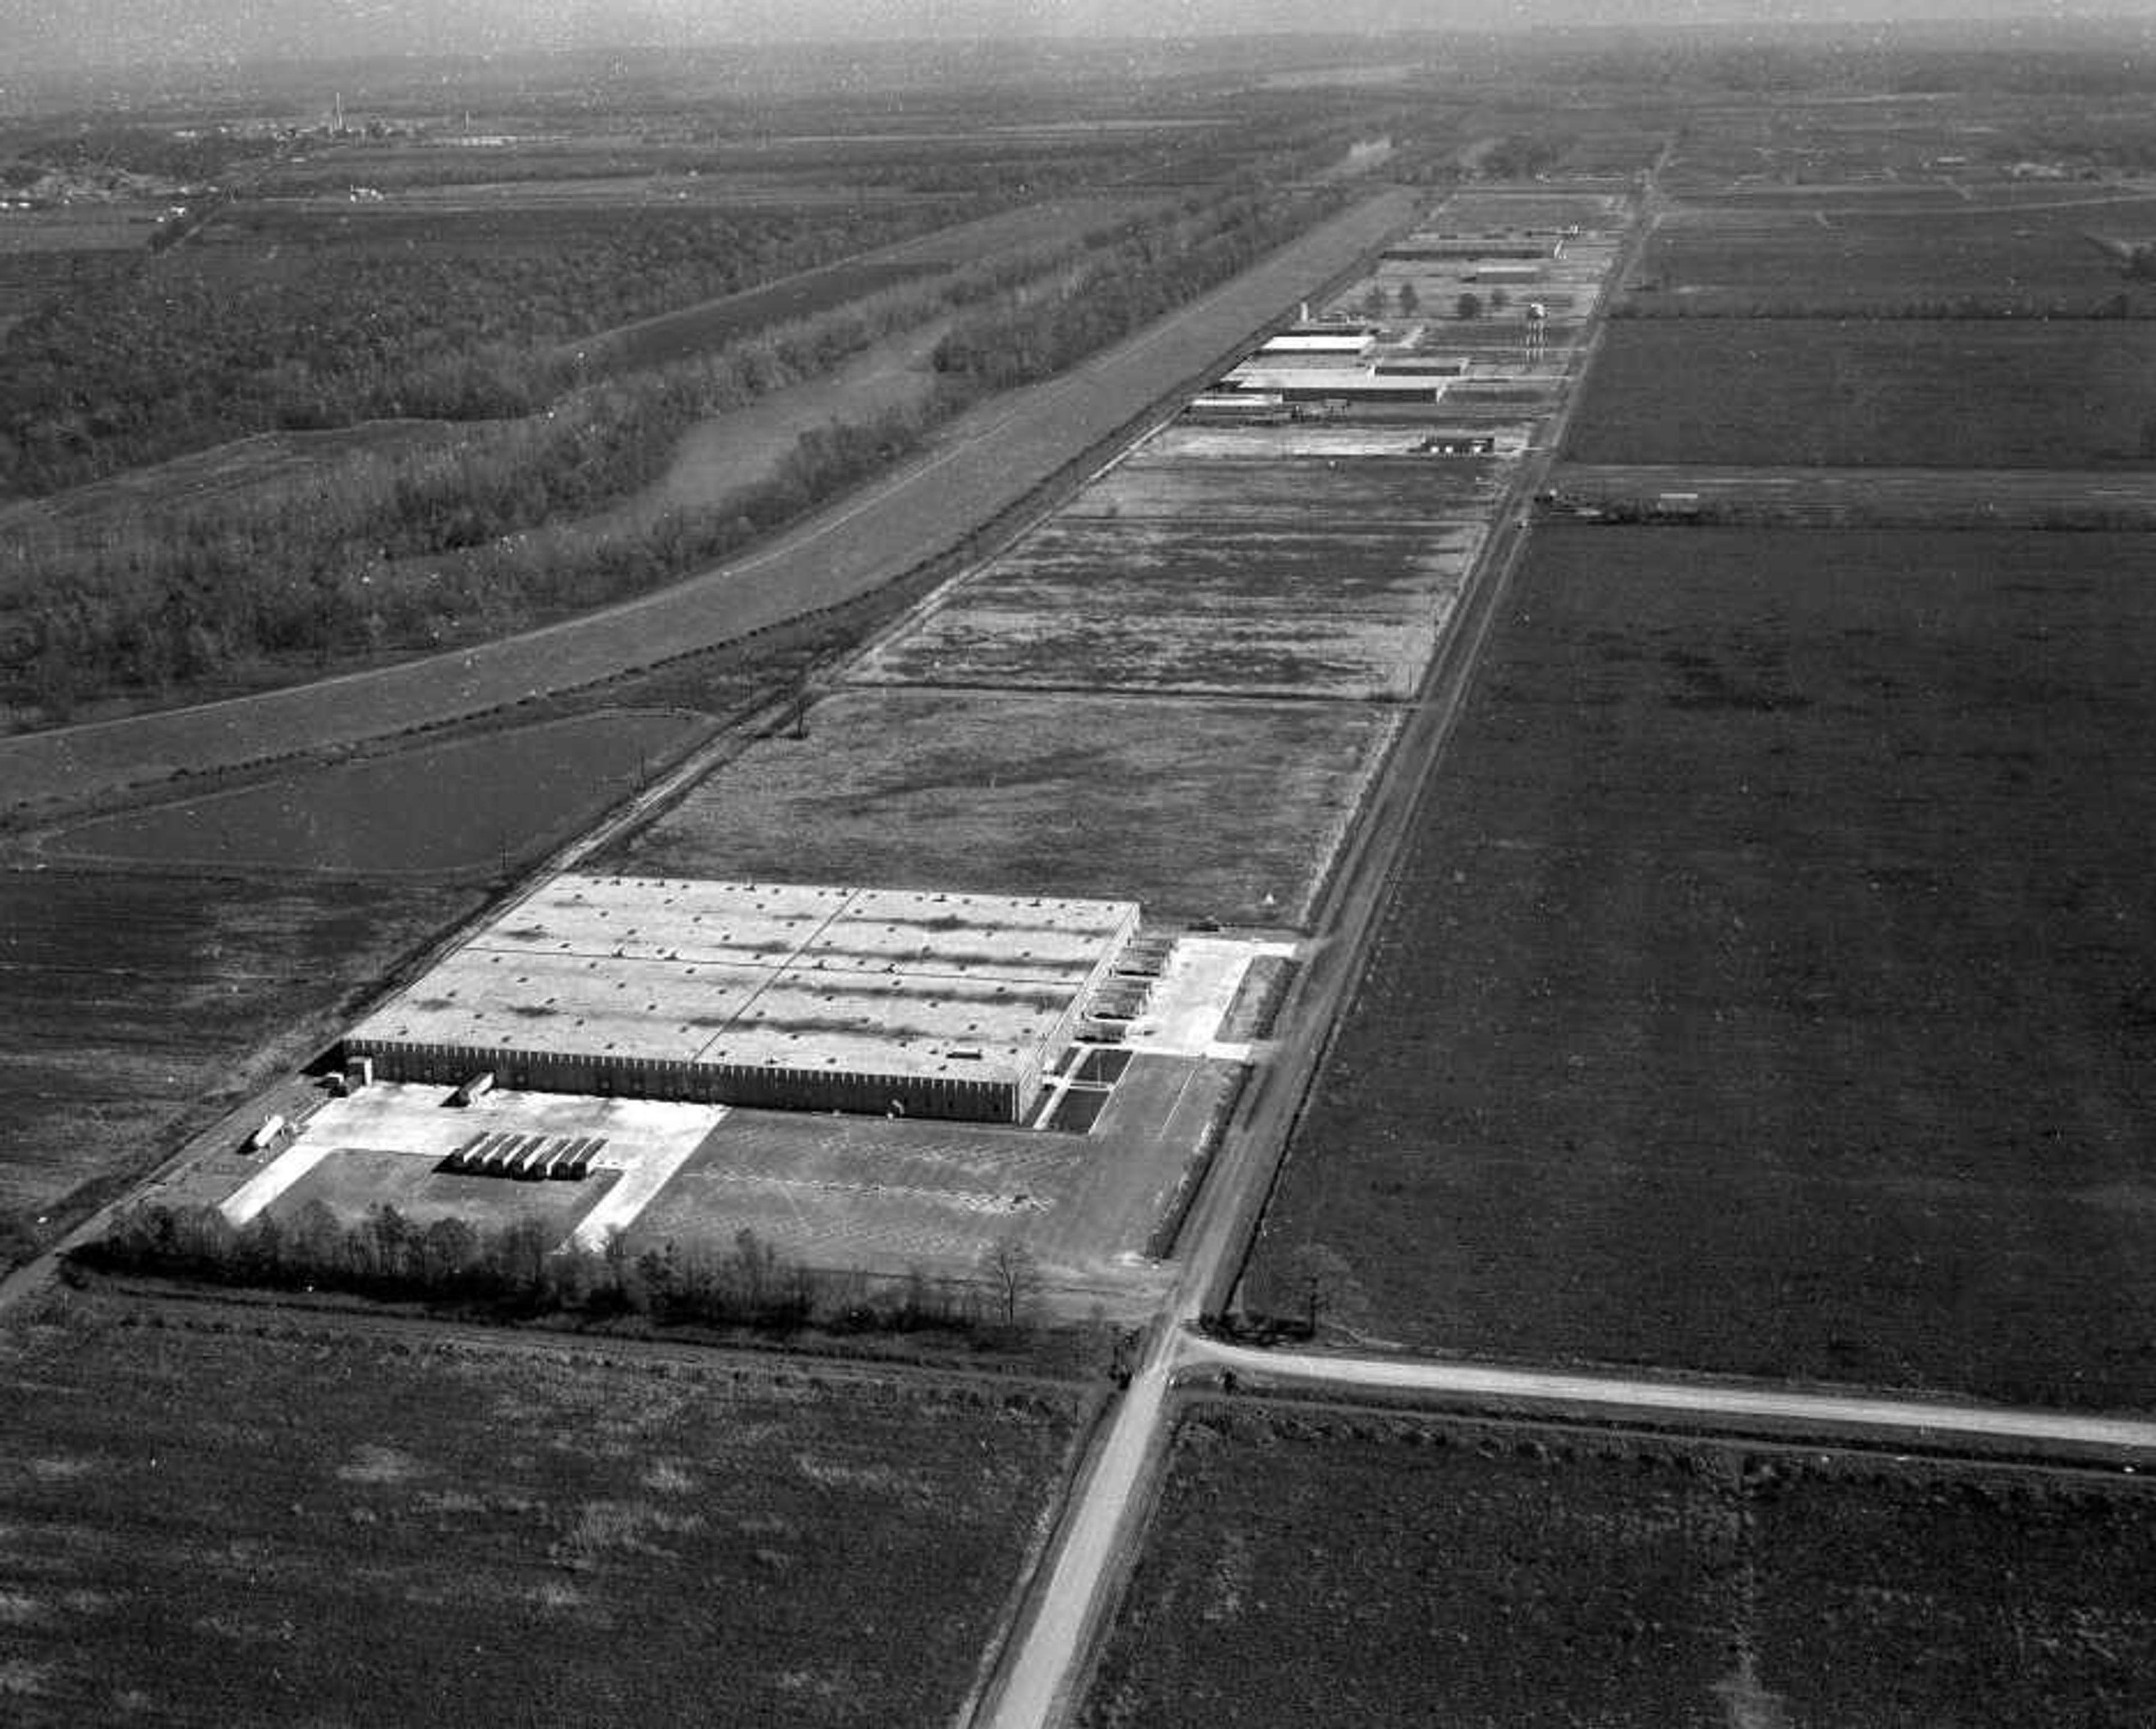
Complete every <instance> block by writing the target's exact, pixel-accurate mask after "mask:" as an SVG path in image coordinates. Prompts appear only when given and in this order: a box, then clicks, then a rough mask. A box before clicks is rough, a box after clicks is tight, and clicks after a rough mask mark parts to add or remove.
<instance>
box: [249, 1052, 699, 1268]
mask: <svg viewBox="0 0 2156 1729" xmlns="http://www.w3.org/2000/svg"><path fill="white" fill-rule="evenodd" d="M448 1097H449V1088H447V1087H440V1086H415V1085H399V1084H398V1083H396V1082H393V1081H389V1082H382V1083H380V1084H377V1085H373V1086H370V1087H367V1088H364V1089H362V1090H361V1091H359V1092H357V1093H355V1094H353V1095H352V1096H351V1097H349V1098H344V1099H332V1100H331V1101H329V1102H328V1103H327V1104H326V1105H324V1106H322V1108H321V1110H320V1111H316V1113H315V1115H314V1116H313V1117H312V1118H311V1120H310V1121H309V1122H308V1124H307V1126H306V1128H305V1131H304V1132H303V1133H302V1134H301V1135H300V1136H299V1138H298V1139H296V1140H295V1142H293V1143H292V1145H291V1146H290V1147H288V1148H287V1149H286V1150H285V1153H284V1154H283V1156H282V1157H280V1158H278V1159H276V1160H275V1162H272V1163H271V1164H269V1165H268V1166H265V1167H264V1168H263V1169H261V1170H260V1171H258V1172H255V1173H254V1175H253V1176H252V1177H249V1179H248V1180H247V1181H246V1182H245V1183H243V1184H241V1185H240V1187H239V1188H237V1189H235V1190H234V1192H233V1193H231V1194H230V1195H229V1196H228V1197H227V1198H226V1199H225V1200H224V1201H223V1203H221V1210H222V1211H223V1213H224V1216H225V1217H226V1218H227V1219H230V1220H231V1221H232V1222H233V1223H234V1224H246V1223H247V1221H248V1220H249V1219H252V1218H254V1216H255V1215H256V1214H257V1213H260V1212H261V1211H263V1210H264V1208H267V1207H269V1205H270V1204H271V1203H274V1202H275V1200H276V1199H277V1198H279V1197H280V1196H281V1195H283V1194H284V1193H286V1192H287V1191H288V1190H290V1188H292V1187H293V1186H294V1185H295V1184H296V1183H299V1182H300V1180H301V1179H302V1178H304V1177H305V1176H306V1175H307V1174H308V1173H309V1172H311V1171H312V1170H313V1169H314V1168H315V1167H316V1166H317V1165H319V1164H321V1162H322V1161H323V1160H325V1159H326V1158H327V1157H330V1156H331V1154H333V1153H336V1152H340V1151H342V1150H345V1149H347V1148H355V1147H364V1148H366V1149H367V1150H368V1151H369V1152H372V1153H384V1152H386V1153H391V1154H403V1155H407V1156H408V1157H411V1158H413V1160H415V1161H422V1162H425V1163H426V1164H428V1165H430V1166H431V1165H434V1164H439V1162H441V1161H442V1160H444V1159H445V1158H447V1157H449V1155H450V1154H451V1153H452V1152H455V1151H456V1149H457V1148H458V1147H462V1146H463V1145H465V1143H466V1142H469V1141H470V1140H471V1139H472V1138H473V1137H474V1136H476V1135H482V1134H517V1135H541V1136H562V1137H565V1138H572V1139H573V1138H579V1137H582V1138H595V1139H599V1140H603V1142H605V1145H604V1146H603V1147H600V1148H599V1150H598V1152H597V1153H596V1154H595V1155H594V1157H593V1160H592V1163H593V1167H595V1168H597V1169H600V1170H611V1171H616V1172H620V1173H621V1175H620V1177H619V1181H617V1182H616V1183H614V1184H613V1187H612V1188H610V1189H609V1190H608V1192H607V1193H606V1194H605V1195H604V1196H603V1198H601V1199H600V1201H599V1203H598V1205H597V1206H596V1207H594V1208H593V1209H592V1210H591V1212H590V1213H587V1214H586V1215H585V1217H584V1219H583V1222H582V1223H581V1224H579V1225H578V1227H577V1232H576V1234H575V1237H574V1238H573V1239H572V1240H574V1241H575V1242H577V1244H582V1245H583V1246H585V1247H588V1248H593V1249H596V1248H598V1247H600V1246H602V1245H603V1244H604V1243H605V1241H606V1236H607V1233H608V1230H610V1229H613V1228H614V1227H616V1226H626V1225H627V1224H629V1223H631V1222H632V1221H633V1220H634V1219H635V1217H636V1215H637V1214H638V1213H641V1212H642V1211H643V1210H644V1206H645V1204H646V1203H648V1202H649V1200H650V1199H651V1198H652V1197H653V1196H654V1195H655V1194H657V1193H659V1191H660V1189H662V1188H665V1186H666V1185H667V1183H670V1182H671V1181H672V1180H673V1178H674V1176H675V1172H678V1171H680V1168H681V1167H682V1166H683V1165H684V1164H685V1163H687V1162H688V1160H689V1157H690V1155H691V1154H693V1153H694V1152H696V1149H697V1148H698V1147H701V1146H702V1145H703V1144H704V1142H705V1141H706V1139H707V1138H708V1137H709V1136H710V1135H711V1131H712V1130H714V1129H716V1127H717V1126H719V1124H720V1123H721V1121H723V1120H724V1119H725V1117H726V1107H725V1106H718V1105H690V1104H678V1103H674V1102H671V1101H663V1100H657V1099H599V1098H590V1097H586V1096H583V1095H578V1094H572V1093H518V1092H507V1091H502V1090H496V1091H494V1092H490V1093H488V1094H486V1095H485V1096H484V1097H482V1098H481V1099H480V1100H479V1101H477V1102H476V1103H475V1104H473V1105H470V1106H464V1107H462V1108H458V1107H455V1106H449V1105H448V1104H446V1103H444V1101H445V1100H446V1099H447V1098H448ZM502 1181H503V1183H504V1184H505V1186H506V1187H513V1186H514V1181H515V1180H514V1179H512V1178H506V1177H505V1178H503V1179H502Z"/></svg>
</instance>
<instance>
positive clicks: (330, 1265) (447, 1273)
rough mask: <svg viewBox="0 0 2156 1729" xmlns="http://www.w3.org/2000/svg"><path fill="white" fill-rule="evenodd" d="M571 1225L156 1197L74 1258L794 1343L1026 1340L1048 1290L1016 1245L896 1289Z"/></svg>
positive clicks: (766, 1256) (740, 1242) (762, 1250)
mask: <svg viewBox="0 0 2156 1729" xmlns="http://www.w3.org/2000/svg"><path fill="white" fill-rule="evenodd" d="M558 1232H559V1228H558V1226H557V1227H554V1228H552V1229H550V1228H549V1227H548V1226H547V1225H545V1224H542V1223H541V1222H540V1221H538V1220H536V1219H517V1220H515V1221H512V1222H511V1223H508V1224H495V1225H485V1226H481V1225H476V1224H473V1223H472V1222H471V1221H470V1220H469V1219H461V1218H457V1217H454V1216H450V1217H444V1218H437V1219H432V1220H430V1221H429V1222H427V1223H425V1224H421V1223H419V1222H418V1221H417V1220H415V1219H410V1218H408V1217H407V1216H406V1215H405V1214H404V1213H402V1212H400V1211H399V1210H398V1208H395V1207H393V1206H388V1205H377V1206H375V1207H372V1208H369V1209H368V1210H367V1213H366V1214H365V1215H364V1216H363V1217H362V1218H359V1219H354V1220H352V1221H349V1222H346V1221H344V1220H341V1219H338V1217H337V1216H336V1213H334V1212H332V1211H331V1208H329V1207H328V1206H326V1204H324V1203H322V1202H321V1201H310V1202H308V1203H305V1205H303V1206H301V1207H300V1208H298V1209H297V1210H296V1211H295V1213H294V1214H293V1216H292V1217H291V1219H290V1220H285V1219H279V1218H278V1217H277V1216H276V1215H275V1214H274V1213H257V1214H256V1215H255V1216H254V1218H253V1219H249V1221H248V1222H247V1223H246V1224H244V1225H235V1224H233V1223H232V1222H231V1221H230V1220H229V1219H227V1218H226V1217H225V1216H224V1214H223V1213H222V1212H220V1211H219V1210H218V1208H215V1207H206V1206H171V1205H167V1204H165V1203H159V1202H142V1203H138V1204H136V1206H134V1207H132V1208H129V1209H127V1210H126V1212H124V1213H121V1214H120V1215H119V1217H118V1218H117V1219H115V1220H114V1221H113V1223H112V1225H111V1227H110V1229H108V1230H107V1231H106V1233H105V1235H104V1236H103V1237H101V1238H100V1239H98V1240H97V1241H95V1243H92V1244H87V1245H85V1246H84V1247H82V1248H80V1249H75V1250H74V1251H73V1252H72V1253H71V1254H70V1256H69V1259H70V1260H74V1261H75V1262H78V1263H80V1265H84V1266H85V1267H89V1268H92V1269H95V1270H103V1271H107V1272H115V1273H134V1274H151V1275H157V1276H159V1277H164V1278H177V1279H187V1280H203V1281H207V1282H209V1283H213V1284H218V1285H231V1286H235V1287H246V1288H250V1289H257V1290H334V1291H339V1292H343V1293H346V1294H349V1295H354V1296H362V1297H366V1298H368V1299H371V1300H373V1301H392V1302H419V1303H426V1304H430V1305H437V1306H445V1307H453V1308H455V1309H457V1310H459V1311H465V1312H467V1313H476V1314H480V1315H487V1314H492V1315H497V1316H504V1317H516V1318H522V1317H534V1316H559V1317H563V1318H567V1319H574V1320H582V1321H608V1320H613V1319H615V1318H618V1317H620V1316H635V1317H640V1318H642V1319H644V1320H648V1321H652V1322H654V1324H656V1325H660V1326H748V1327H755V1328H757V1329H759V1330H762V1331H771V1332H778V1333H789V1332H797V1331H805V1330H808V1329H810V1328H814V1329H816V1330H818V1331H828V1332H841V1333H844V1332H917V1331H927V1330H934V1331H957V1332H983V1331H997V1330H1000V1331H1003V1332H1004V1333H1005V1334H1014V1333H1018V1332H1021V1331H1024V1329H1025V1328H1026V1327H1028V1326H1029V1325H1030V1324H1031V1323H1032V1321H1034V1310H1035V1306H1036V1302H1037V1300H1038V1297H1039V1290H1040V1280H1039V1271H1038V1269H1037V1268H1036V1267H1035V1265H1034V1261H1033V1259H1032V1255H1031V1254H1030V1251H1029V1250H1027V1249H1025V1248H1024V1245H1023V1244H1021V1243H1019V1242H1018V1241H1017V1240H1016V1239H1010V1240H1008V1241H1004V1242H1000V1243H997V1244H991V1245H990V1246H989V1247H988V1249H985V1250H984V1251H983V1254H982V1255H981V1257H980V1262H979V1265H978V1268H977V1269H976V1271H977V1274H978V1277H976V1278H973V1279H962V1278H958V1277H956V1276H954V1275H941V1276H931V1275H928V1274H927V1273H926V1272H922V1271H920V1270H915V1271H913V1272H911V1273H909V1274H907V1275H906V1276H905V1277H903V1278H901V1279H896V1280H888V1279H886V1280H875V1279H871V1278H870V1277H869V1276H867V1275H865V1274H860V1273H831V1272H826V1271H823V1270H819V1269H817V1268H814V1267H810V1266H808V1265H806V1264H804V1263H803V1262H801V1261H799V1260H794V1259H793V1258H791V1257H789V1256H787V1255H784V1254H781V1253H779V1251H778V1249H777V1248H775V1247H774V1246H773V1244H770V1243H768V1242H767V1241H766V1240H764V1239H762V1238H761V1237H759V1236H757V1234H756V1233H755V1232H753V1231H751V1230H741V1231H737V1232H736V1233H735V1234H734V1238H733V1242H732V1244H731V1248H728V1249H716V1248H701V1247H686V1248H685V1247H683V1246H682V1245H680V1244H677V1243H674V1242H668V1243H665V1244H662V1245H660V1246H657V1247H653V1248H646V1249H640V1250H639V1249H632V1247H631V1246H630V1245H629V1243H628V1242H627V1240H626V1239H624V1237H623V1236H622V1235H621V1234H620V1233H619V1231H616V1232H613V1233H611V1234H609V1235H608V1238H607V1239H606V1243H605V1245H604V1246H603V1248H599V1249H587V1248H584V1247H583V1246H581V1245H578V1244H574V1243H571V1244H566V1245H564V1244H560V1243H558V1242H557V1236H558Z"/></svg>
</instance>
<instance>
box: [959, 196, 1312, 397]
mask: <svg viewBox="0 0 2156 1729" xmlns="http://www.w3.org/2000/svg"><path fill="white" fill-rule="evenodd" d="M1342 202H1344V200H1343V198H1342V194H1340V193H1338V192H1333V191H1330V190H1325V189H1317V188H1312V189H1308V190H1304V191H1299V192H1281V191H1277V190H1274V189H1271V188H1268V187H1265V186H1264V185H1262V184H1261V183H1260V184H1256V185H1249V184H1246V185H1245V186H1243V187H1238V188H1236V189H1234V190H1231V191H1230V192H1228V193H1226V194H1225V195H1219V194H1214V195H1209V196H1199V197H1197V198H1187V199H1185V200H1183V202H1182V203H1179V204H1178V205H1177V206H1176V207H1175V208H1173V210H1172V211H1170V212H1168V213H1166V214H1164V215H1163V216H1161V217H1159V218H1155V219H1154V220H1153V221H1152V222H1149V223H1144V224H1142V225H1134V226H1133V228H1132V232H1130V233H1127V235H1125V236H1124V237H1122V239H1119V240H1117V241H1116V242H1115V243H1114V244H1111V245H1108V246H1106V247H1104V248H1102V249H1101V250H1100V251H1099V252H1098V253H1097V254H1096V255H1094V256H1093V257H1091V258H1089V259H1086V262H1085V264H1083V266H1082V267H1081V268H1079V269H1073V270H1071V271H1070V272H1069V273H1068V274H1066V275H1065V276H1064V277H1063V278H1062V279H1061V280H1060V281H1058V282H1055V283H1054V284H1052V285H1050V286H1049V288H1048V290H1047V291H1046V292H1045V293H1043V292H1040V291H1039V290H1034V289H1031V288H1029V289H1025V290H1018V291H1014V292H1012V293H1009V294H1006V295H1003V296H1000V297H999V298H998V300H996V301H995V302H994V303H993V304H992V305H989V306H988V307H987V308H985V309H983V310H981V311H979V312H977V313H974V314H973V315H971V316H968V317H967V318H965V319H963V320H962V321H960V322H959V323H958V324H957V326H955V327H954V328H953V329H952V331H951V332H950V334H949V335H947V336H945V337H944V339H943V341H942V342H941V343H939V344H938V345H937V350H936V362H935V363H936V368H937V371H938V372H943V373H946V374H959V375H963V376H964V377H968V378H971V379H973V380H974V381H975V382H977V383H978V384H979V385H981V386H983V387H987V388H989V389H1004V388H1008V387H1011V386H1013V385H1018V384H1026V383H1031V382H1035V381H1037V380H1039V379H1042V378H1048V377H1054V376H1055V374H1056V373H1058V372H1063V371H1065V370H1066V369H1067V368H1068V367H1071V366H1073V365H1075V363H1076V362H1079V361H1081V360H1083V359H1084V358H1086V357H1087V356H1088V355H1091V354H1094V353H1097V352H1098V351H1100V350H1101V349H1103V348H1105V347H1106V346H1108V345H1109V344H1111V343H1112V342H1115V341H1118V340H1120V339H1121V338H1122V337H1123V336H1127V335H1128V334H1130V333H1131V332H1132V331H1135V330H1137V328H1138V327H1139V326H1141V325H1143V324H1145V323H1147V322H1148V321H1151V320H1152V319H1154V318H1157V317H1158V316H1160V315H1161V314H1162V313H1163V312H1165V311H1167V310H1168V309H1169V308H1170V307H1172V306H1176V305H1182V304H1183V303H1184V302H1185V301H1188V300H1194V299H1195V298H1197V296H1198V295H1201V294H1203V293H1204V292H1205V290H1208V289H1209V288H1212V287H1214V286H1215V285H1218V284H1219V283H1222V282H1224V281H1226V280H1228V278H1229V277H1230V276H1233V275H1235V274H1236V273H1237V272H1238V271H1240V270H1242V269H1245V268H1246V267H1247V266H1249V265H1250V264H1251V263H1253V262H1254V261H1255V259H1258V258H1259V257H1260V256H1262V255H1263V254H1265V253H1267V252H1270V250H1272V249H1274V248H1275V247H1276V246H1279V245H1281V244H1283V243H1284V242H1286V240H1288V239H1291V238H1292V237H1293V236H1295V235H1296V234H1299V233H1302V232H1303V231H1304V230H1305V229H1306V228H1311V227H1312V226H1314V225H1315V223H1317V222H1318V221H1319V220H1320V219H1322V218H1323V217H1325V216H1327V215H1330V214H1332V213H1333V212H1334V211H1335V210H1337V209H1338V208H1340V206H1341V204H1342Z"/></svg>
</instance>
